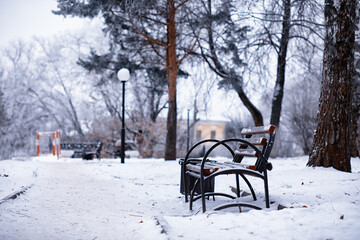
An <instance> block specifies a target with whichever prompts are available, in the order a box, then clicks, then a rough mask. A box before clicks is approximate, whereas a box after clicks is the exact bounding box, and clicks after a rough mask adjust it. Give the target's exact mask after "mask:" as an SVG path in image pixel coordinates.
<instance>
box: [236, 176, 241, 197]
mask: <svg viewBox="0 0 360 240" xmlns="http://www.w3.org/2000/svg"><path fill="white" fill-rule="evenodd" d="M236 196H237V197H240V182H239V174H236Z"/></svg>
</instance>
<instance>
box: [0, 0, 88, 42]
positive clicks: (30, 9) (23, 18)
mask: <svg viewBox="0 0 360 240" xmlns="http://www.w3.org/2000/svg"><path fill="white" fill-rule="evenodd" d="M56 9H57V1H56V0H0V46H3V45H5V44H8V43H9V42H10V41H13V40H17V39H24V40H26V39H29V38H31V37H33V36H39V37H45V36H46V37H47V36H51V35H54V34H56V33H61V32H64V31H66V30H70V29H77V28H80V27H81V26H82V25H83V23H84V22H85V21H84V20H83V19H80V18H70V17H67V18H64V17H63V16H58V15H55V14H53V13H52V12H51V10H56Z"/></svg>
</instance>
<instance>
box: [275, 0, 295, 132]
mask: <svg viewBox="0 0 360 240" xmlns="http://www.w3.org/2000/svg"><path fill="white" fill-rule="evenodd" d="M283 4H284V6H283V8H284V15H283V21H282V33H281V40H280V46H279V52H278V63H277V70H276V71H277V72H276V83H275V89H274V96H273V100H272V107H271V117H270V123H271V124H273V125H275V126H277V127H278V126H279V124H280V116H281V105H282V100H283V97H284V85H285V69H286V54H287V48H288V44H289V40H290V17H291V2H290V0H284V1H283Z"/></svg>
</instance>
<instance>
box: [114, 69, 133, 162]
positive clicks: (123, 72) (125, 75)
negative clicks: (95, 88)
mask: <svg viewBox="0 0 360 240" xmlns="http://www.w3.org/2000/svg"><path fill="white" fill-rule="evenodd" d="M117 77H118V79H119V80H120V81H121V82H122V119H121V120H122V126H121V163H125V83H126V81H127V80H129V78H130V72H129V70H128V69H126V68H122V69H120V70H119V71H118V73H117Z"/></svg>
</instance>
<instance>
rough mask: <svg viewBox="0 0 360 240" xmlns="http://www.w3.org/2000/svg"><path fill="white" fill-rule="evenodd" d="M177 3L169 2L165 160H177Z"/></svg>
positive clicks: (169, 0) (172, 0) (170, 0)
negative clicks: (167, 106)
mask: <svg viewBox="0 0 360 240" xmlns="http://www.w3.org/2000/svg"><path fill="white" fill-rule="evenodd" d="M175 13H176V9H175V1H174V0H168V20H167V32H168V46H167V51H166V69H167V78H168V87H169V111H168V116H167V135H166V149H165V160H175V159H176V118H177V106H176V79H177V72H178V64H177V56H176V24H175Z"/></svg>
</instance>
